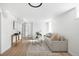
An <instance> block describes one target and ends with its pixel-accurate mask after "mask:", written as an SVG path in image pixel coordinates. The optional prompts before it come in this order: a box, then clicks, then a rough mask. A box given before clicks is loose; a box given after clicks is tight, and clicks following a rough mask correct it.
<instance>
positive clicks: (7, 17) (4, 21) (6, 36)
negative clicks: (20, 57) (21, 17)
mask: <svg viewBox="0 0 79 59" xmlns="http://www.w3.org/2000/svg"><path fill="white" fill-rule="evenodd" d="M13 19H14V18H13V17H12V15H11V14H10V13H9V12H8V11H7V10H2V12H1V53H3V52H5V51H6V50H8V49H9V48H10V47H11V35H12V34H13Z"/></svg>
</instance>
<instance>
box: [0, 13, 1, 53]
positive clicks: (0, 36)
mask: <svg viewBox="0 0 79 59" xmlns="http://www.w3.org/2000/svg"><path fill="white" fill-rule="evenodd" d="M0 53H1V13H0Z"/></svg>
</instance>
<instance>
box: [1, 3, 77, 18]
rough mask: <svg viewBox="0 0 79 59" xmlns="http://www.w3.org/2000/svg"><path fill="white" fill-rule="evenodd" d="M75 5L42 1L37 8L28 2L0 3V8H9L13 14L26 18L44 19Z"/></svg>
mask: <svg viewBox="0 0 79 59" xmlns="http://www.w3.org/2000/svg"><path fill="white" fill-rule="evenodd" d="M73 7H75V5H74V4H71V3H43V4H42V6H41V7H39V8H33V7H30V6H29V5H28V3H0V8H5V9H7V10H9V11H10V12H11V13H12V14H13V15H15V16H17V17H21V18H26V19H28V20H45V19H49V18H53V17H55V16H57V15H59V14H61V13H63V12H66V11H68V10H69V9H71V8H73Z"/></svg>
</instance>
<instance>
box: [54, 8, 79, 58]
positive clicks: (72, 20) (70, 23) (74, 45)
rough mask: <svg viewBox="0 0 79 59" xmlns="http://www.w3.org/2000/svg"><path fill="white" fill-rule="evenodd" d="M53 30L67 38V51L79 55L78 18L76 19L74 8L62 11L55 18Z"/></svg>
mask: <svg viewBox="0 0 79 59" xmlns="http://www.w3.org/2000/svg"><path fill="white" fill-rule="evenodd" d="M55 32H58V33H60V34H61V35H64V37H65V38H66V39H68V52H69V53H70V54H72V55H78V56H79V47H78V45H79V20H78V19H76V9H75V8H73V9H71V10H69V11H67V12H65V13H63V14H62V15H61V16H60V17H59V18H58V19H57V20H56V30H55Z"/></svg>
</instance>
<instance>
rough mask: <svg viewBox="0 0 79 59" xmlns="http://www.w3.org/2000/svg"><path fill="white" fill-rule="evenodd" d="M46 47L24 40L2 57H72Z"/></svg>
mask: <svg viewBox="0 0 79 59" xmlns="http://www.w3.org/2000/svg"><path fill="white" fill-rule="evenodd" d="M44 47H45V46H44V44H43V45H42V46H40V45H37V44H36V45H33V44H32V43H31V42H30V41H29V40H23V41H22V42H21V41H19V42H18V45H17V46H13V47H11V48H10V49H9V50H7V51H6V52H4V53H3V54H2V55H1V56H71V55H70V54H69V53H67V52H51V51H49V50H48V49H47V48H44ZM40 49H41V50H40ZM36 51H37V52H36Z"/></svg>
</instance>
